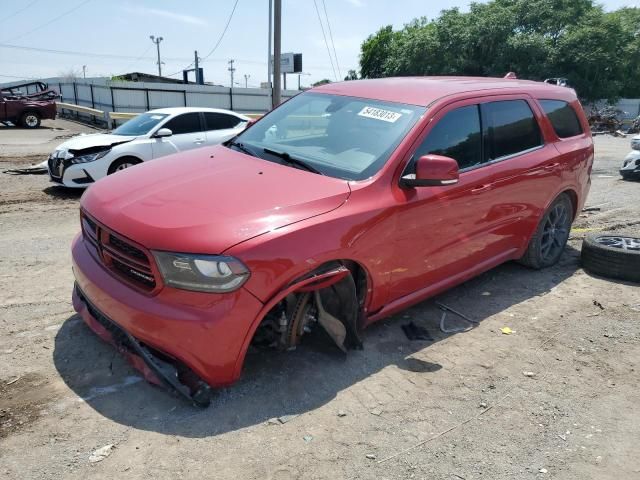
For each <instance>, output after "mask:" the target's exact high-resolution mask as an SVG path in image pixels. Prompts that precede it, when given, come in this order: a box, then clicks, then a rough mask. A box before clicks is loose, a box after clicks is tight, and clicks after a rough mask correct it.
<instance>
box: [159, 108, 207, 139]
mask: <svg viewBox="0 0 640 480" xmlns="http://www.w3.org/2000/svg"><path fill="white" fill-rule="evenodd" d="M163 128H168V129H169V130H171V132H172V133H173V134H174V135H180V134H182V133H194V132H199V131H201V130H202V128H201V126H200V114H199V113H197V112H192V113H183V114H182V115H180V116H177V117H176V118H174V119H172V120H169V121H168V122H167V123H166V124H165V125H164V126H163Z"/></svg>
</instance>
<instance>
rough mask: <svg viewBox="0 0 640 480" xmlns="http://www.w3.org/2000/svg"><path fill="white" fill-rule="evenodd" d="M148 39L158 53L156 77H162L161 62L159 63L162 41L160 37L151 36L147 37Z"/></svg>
mask: <svg viewBox="0 0 640 480" xmlns="http://www.w3.org/2000/svg"><path fill="white" fill-rule="evenodd" d="M149 38H150V39H151V41H152V42H153V43H155V44H156V49H157V51H158V76H159V77H161V76H162V62H161V61H160V42H161V41H162V40H163V38H162V37H157V38H156V37H155V36H153V35H149Z"/></svg>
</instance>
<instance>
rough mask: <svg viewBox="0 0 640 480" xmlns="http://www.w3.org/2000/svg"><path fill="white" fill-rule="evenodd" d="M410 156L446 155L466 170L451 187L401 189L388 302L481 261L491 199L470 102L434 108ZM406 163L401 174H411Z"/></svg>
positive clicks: (476, 111) (477, 117) (477, 123)
mask: <svg viewBox="0 0 640 480" xmlns="http://www.w3.org/2000/svg"><path fill="white" fill-rule="evenodd" d="M430 124H431V128H430V129H429V130H428V132H427V133H426V135H425V136H424V138H423V139H422V140H421V142H420V144H419V146H418V147H417V148H416V150H415V151H414V152H413V158H417V157H420V156H422V155H426V154H429V153H434V154H439V155H447V156H450V157H451V158H454V159H455V160H456V161H457V162H458V165H461V166H462V167H463V168H467V169H470V170H469V171H462V172H461V173H460V179H459V182H458V183H457V184H456V185H449V186H443V187H420V188H413V189H401V190H400V191H399V193H398V195H397V197H398V209H397V211H398V213H397V215H396V218H397V226H396V235H397V237H396V238H397V241H396V247H397V265H396V267H395V268H394V269H393V271H392V272H391V273H392V278H391V288H390V300H394V299H397V298H399V297H402V296H404V295H408V294H410V293H412V292H415V291H417V290H420V289H422V288H425V287H426V286H428V285H430V284H433V283H437V282H439V281H440V280H442V279H443V278H446V277H447V276H451V275H455V274H456V273H460V272H464V271H466V270H469V269H472V268H473V267H474V265H476V264H477V263H479V262H481V261H483V260H485V259H486V256H487V254H486V250H487V248H488V245H487V241H488V240H490V239H489V237H488V236H487V230H488V229H489V227H490V225H489V224H488V223H487V218H488V213H489V211H490V209H491V206H492V205H493V203H494V202H495V199H494V198H493V193H492V183H493V168H492V166H490V165H487V166H482V165H481V164H482V161H483V154H482V150H483V141H482V136H481V131H480V114H479V109H478V106H477V105H475V104H474V103H473V102H469V101H467V102H459V103H456V104H453V105H450V106H448V107H445V108H444V109H443V110H441V111H440V112H438V113H437V114H436V115H435V117H434V119H433V120H432V121H431V122H430ZM412 168H413V166H412V164H411V163H409V165H408V166H407V169H406V170H405V173H412V172H411V169H412Z"/></svg>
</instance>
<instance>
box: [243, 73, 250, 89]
mask: <svg viewBox="0 0 640 480" xmlns="http://www.w3.org/2000/svg"><path fill="white" fill-rule="evenodd" d="M250 77H251V75H247V74H246V73H245V74H244V88H249V78H250Z"/></svg>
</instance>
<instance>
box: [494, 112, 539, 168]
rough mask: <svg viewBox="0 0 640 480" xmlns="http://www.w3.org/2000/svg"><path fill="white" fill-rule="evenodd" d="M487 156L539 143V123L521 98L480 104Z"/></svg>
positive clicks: (498, 154) (521, 150)
mask: <svg viewBox="0 0 640 480" xmlns="http://www.w3.org/2000/svg"><path fill="white" fill-rule="evenodd" d="M482 115H483V117H482V118H483V122H484V123H485V126H486V131H487V134H488V147H489V148H488V153H489V159H491V160H495V159H497V158H502V157H506V156H507V155H514V154H517V153H520V152H524V151H526V150H530V149H532V148H535V147H539V146H540V145H542V143H543V142H542V135H541V134H540V127H539V126H538V122H537V121H536V119H535V117H534V116H533V111H532V110H531V107H529V104H528V103H527V102H526V101H524V100H505V101H501V102H490V103H485V104H482Z"/></svg>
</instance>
